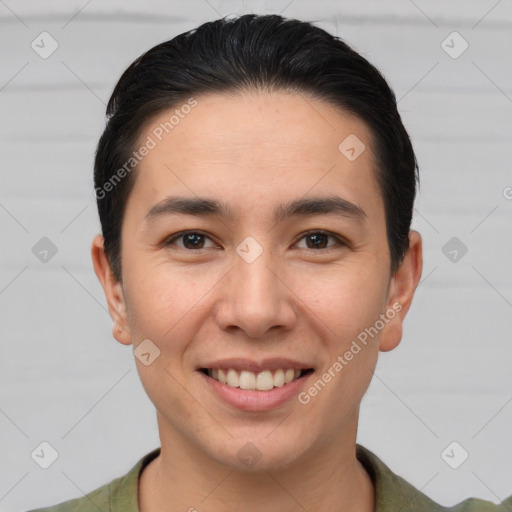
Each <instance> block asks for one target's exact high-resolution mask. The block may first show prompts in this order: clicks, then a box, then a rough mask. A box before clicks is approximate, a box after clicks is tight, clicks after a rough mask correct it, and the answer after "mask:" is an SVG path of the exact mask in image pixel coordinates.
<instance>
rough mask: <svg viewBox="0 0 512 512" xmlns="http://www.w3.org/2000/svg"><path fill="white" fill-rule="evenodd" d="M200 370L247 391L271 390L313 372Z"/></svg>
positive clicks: (233, 369) (232, 369)
mask: <svg viewBox="0 0 512 512" xmlns="http://www.w3.org/2000/svg"><path fill="white" fill-rule="evenodd" d="M200 371H201V372H202V373H204V374H205V375H207V376H208V377H210V378H211V379H213V380H215V381H217V382H220V383H221V384H225V385H227V386H229V387H231V388H238V389H242V390H247V391H271V390H272V389H274V388H281V387H283V386H287V385H288V384H291V383H292V382H294V381H297V380H299V379H302V378H304V377H306V376H308V375H309V374H311V373H312V372H313V368H303V369H296V368H277V369H268V370H262V371H258V372H253V371H249V370H242V369H237V368H200Z"/></svg>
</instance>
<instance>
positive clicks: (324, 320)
mask: <svg viewBox="0 0 512 512" xmlns="http://www.w3.org/2000/svg"><path fill="white" fill-rule="evenodd" d="M296 289H297V290H298V292H297V295H298V296H299V297H300V299H301V301H302V303H303V304H304V305H305V308H306V311H307V310H308V309H309V310H310V313H309V315H308V316H309V317H310V318H311V319H314V318H317V319H318V325H317V327H318V328H321V329H322V331H323V332H325V333H326V336H327V338H328V339H330V340H331V344H332V345H334V346H335V347H336V348H337V349H338V348H339V349H341V348H343V346H344V345H345V344H347V343H348V344H350V341H351V340H352V339H354V338H356V337H357V336H358V334H359V333H360V332H361V331H364V329H365V328H366V327H369V326H370V325H373V324H374V323H375V321H376V320H377V319H378V318H379V315H380V313H382V308H383V307H384V306H385V304H386V283H385V281H384V279H383V276H382V275H381V273H380V272H376V271H375V272H373V271H371V265H365V266H363V267H362V268H360V269H355V268H354V267H352V266H349V265H347V266H343V265H340V266H337V267H335V268H333V269H330V270H329V271H328V272H323V273H322V272H317V273H315V274H311V273H309V274H308V273H302V274H301V275H300V279H299V278H296Z"/></svg>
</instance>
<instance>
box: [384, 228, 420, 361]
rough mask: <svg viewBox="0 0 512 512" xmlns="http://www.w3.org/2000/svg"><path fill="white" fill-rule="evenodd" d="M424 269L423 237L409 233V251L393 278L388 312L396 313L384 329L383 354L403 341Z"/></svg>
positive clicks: (389, 292) (413, 232)
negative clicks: (405, 325) (408, 314)
mask: <svg viewBox="0 0 512 512" xmlns="http://www.w3.org/2000/svg"><path fill="white" fill-rule="evenodd" d="M422 269H423V250H422V240H421V235H420V234H419V233H418V232H417V231H412V230H411V231H410V232H409V249H408V250H407V253H406V255H405V257H404V260H403V261H402V264H401V265H400V268H399V269H398V270H397V272H396V274H395V275H394V276H393V277H392V278H391V281H390V284H389V291H388V303H387V308H386V311H394V312H395V313H396V314H395V316H394V317H393V318H392V319H391V320H390V321H389V322H388V323H387V324H386V327H385V328H384V329H383V331H382V334H381V338H380V343H379V349H380V350H381V351H382V352H387V351H389V350H393V349H394V348H395V347H396V346H397V345H398V344H399V343H400V340H401V339H402V325H403V321H404V319H405V315H406V314H407V311H409V308H410V307H411V303H412V298H413V296H414V292H415V291H416V287H417V286H418V283H419V281H420V278H421V271H422Z"/></svg>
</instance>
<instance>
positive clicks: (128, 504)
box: [27, 448, 160, 512]
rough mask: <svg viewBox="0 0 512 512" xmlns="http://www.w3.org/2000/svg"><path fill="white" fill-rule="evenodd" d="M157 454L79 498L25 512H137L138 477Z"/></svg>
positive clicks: (150, 454)
mask: <svg viewBox="0 0 512 512" xmlns="http://www.w3.org/2000/svg"><path fill="white" fill-rule="evenodd" d="M159 454H160V448H156V449H155V450H153V451H151V452H150V453H148V454H146V455H144V457H142V458H141V459H140V460H139V461H138V462H137V463H136V464H135V465H134V466H133V467H132V468H131V469H130V471H128V473H127V474H126V475H124V476H121V477H118V478H115V479H114V480H112V481H111V482H110V483H108V484H105V485H103V486H101V487H98V488H97V489H95V490H93V491H91V492H89V493H88V494H85V495H84V496H82V497H80V498H74V499H71V500H68V501H64V502H62V503H59V504H57V505H53V506H51V507H46V508H38V509H32V510H29V511H27V512H98V511H99V510H100V511H101V512H117V511H123V512H138V510H139V507H138V481H139V476H140V474H141V473H142V471H143V470H144V468H145V467H146V466H147V465H148V464H149V463H150V462H151V461H152V460H153V459H154V458H155V457H157V456H158V455H159Z"/></svg>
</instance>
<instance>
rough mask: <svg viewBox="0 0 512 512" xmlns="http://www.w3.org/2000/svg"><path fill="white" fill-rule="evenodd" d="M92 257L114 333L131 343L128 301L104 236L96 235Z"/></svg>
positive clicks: (122, 341) (127, 343)
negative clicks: (110, 258)
mask: <svg viewBox="0 0 512 512" xmlns="http://www.w3.org/2000/svg"><path fill="white" fill-rule="evenodd" d="M91 257H92V262H93V266H94V272H95V273H96V276H97V277H98V280H99V281H100V283H101V286H102V288H103V292H104V293H105V297H106V299H107V304H108V310H109V312H110V316H111V318H112V321H113V326H112V335H113V336H114V338H115V339H116V340H117V341H119V343H122V344H123V345H130V344H131V343H132V337H131V333H130V328H129V325H128V318H127V312H126V302H125V299H124V293H123V287H122V284H121V283H120V282H119V281H117V280H116V278H115V276H114V273H113V272H112V269H111V267H110V264H109V261H108V258H107V255H106V253H105V248H104V238H103V237H102V236H101V235H97V236H95V237H94V239H93V241H92V246H91Z"/></svg>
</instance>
